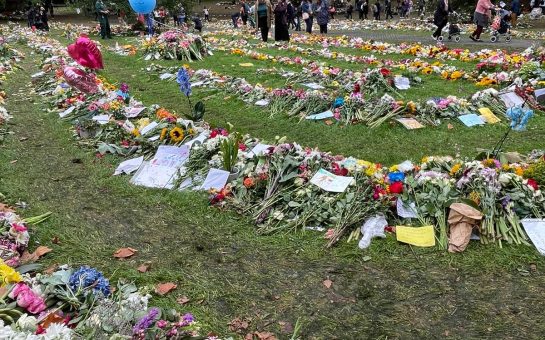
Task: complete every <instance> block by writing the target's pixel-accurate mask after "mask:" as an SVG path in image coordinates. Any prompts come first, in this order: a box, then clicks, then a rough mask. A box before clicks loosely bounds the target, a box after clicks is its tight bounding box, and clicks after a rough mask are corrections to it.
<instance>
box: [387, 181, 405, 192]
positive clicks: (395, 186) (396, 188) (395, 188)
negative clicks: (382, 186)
mask: <svg viewBox="0 0 545 340" xmlns="http://www.w3.org/2000/svg"><path fill="white" fill-rule="evenodd" d="M388 188H389V190H390V193H392V194H401V193H403V183H402V182H395V183H392V184H390V186H389V187H388Z"/></svg>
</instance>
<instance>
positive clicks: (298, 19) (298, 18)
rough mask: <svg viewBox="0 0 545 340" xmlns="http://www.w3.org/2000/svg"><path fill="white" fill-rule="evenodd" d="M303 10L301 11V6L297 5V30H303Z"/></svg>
mask: <svg viewBox="0 0 545 340" xmlns="http://www.w3.org/2000/svg"><path fill="white" fill-rule="evenodd" d="M302 15H303V12H302V11H301V6H297V11H296V12H295V30H296V31H301V16H302Z"/></svg>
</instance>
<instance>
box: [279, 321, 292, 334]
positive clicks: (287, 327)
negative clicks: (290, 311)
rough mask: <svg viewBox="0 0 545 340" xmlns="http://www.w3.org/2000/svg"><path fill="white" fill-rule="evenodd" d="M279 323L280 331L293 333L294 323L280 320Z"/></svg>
mask: <svg viewBox="0 0 545 340" xmlns="http://www.w3.org/2000/svg"><path fill="white" fill-rule="evenodd" d="M278 324H279V325H280V332H282V333H284V334H291V333H293V325H292V324H291V323H289V322H286V321H279V322H278Z"/></svg>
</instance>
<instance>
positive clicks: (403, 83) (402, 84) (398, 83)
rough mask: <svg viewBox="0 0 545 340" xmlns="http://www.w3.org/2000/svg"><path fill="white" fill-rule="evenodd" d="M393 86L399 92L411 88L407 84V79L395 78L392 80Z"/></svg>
mask: <svg viewBox="0 0 545 340" xmlns="http://www.w3.org/2000/svg"><path fill="white" fill-rule="evenodd" d="M394 85H395V87H397V88H398V89H399V90H408V89H409V88H410V87H411V84H410V82H409V78H407V77H395V78H394Z"/></svg>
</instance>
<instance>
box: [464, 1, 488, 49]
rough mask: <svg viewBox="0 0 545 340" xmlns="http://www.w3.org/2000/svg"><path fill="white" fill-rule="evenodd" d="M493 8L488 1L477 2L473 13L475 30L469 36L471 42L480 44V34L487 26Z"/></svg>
mask: <svg viewBox="0 0 545 340" xmlns="http://www.w3.org/2000/svg"><path fill="white" fill-rule="evenodd" d="M493 8H494V5H493V4H492V3H491V2H490V0H479V1H478V2H477V7H476V8H475V13H474V14H473V21H474V22H475V25H477V28H476V29H475V31H473V33H471V35H470V36H469V38H470V39H471V40H473V41H478V42H482V40H481V34H482V33H483V28H484V27H486V26H488V20H489V19H490V16H491V15H492V12H491V11H490V10H491V9H493Z"/></svg>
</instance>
